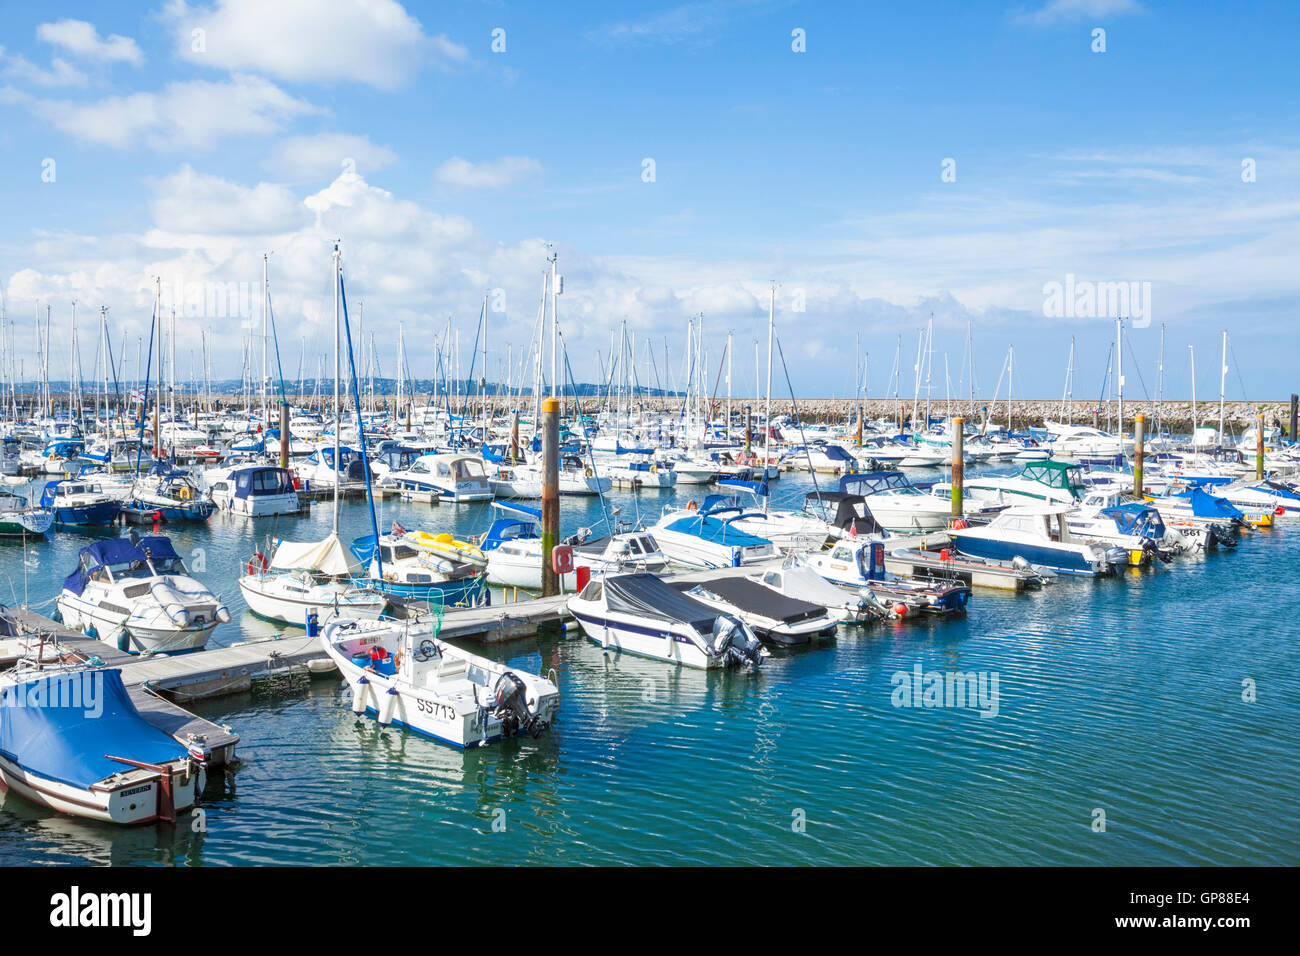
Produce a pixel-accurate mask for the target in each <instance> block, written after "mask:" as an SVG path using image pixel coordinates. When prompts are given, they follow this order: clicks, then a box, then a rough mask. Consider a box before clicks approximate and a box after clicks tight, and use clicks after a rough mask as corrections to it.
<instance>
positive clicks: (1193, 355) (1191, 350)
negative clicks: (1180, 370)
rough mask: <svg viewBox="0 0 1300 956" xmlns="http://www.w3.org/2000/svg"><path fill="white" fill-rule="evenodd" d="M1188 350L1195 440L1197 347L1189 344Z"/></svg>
mask: <svg viewBox="0 0 1300 956" xmlns="http://www.w3.org/2000/svg"><path fill="white" fill-rule="evenodd" d="M1187 352H1188V354H1189V355H1190V356H1191V359H1192V440H1193V441H1195V439H1196V426H1197V417H1196V349H1195V348H1194V347H1193V346H1191V345H1189V346H1187Z"/></svg>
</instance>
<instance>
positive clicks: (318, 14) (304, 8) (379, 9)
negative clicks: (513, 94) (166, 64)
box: [164, 0, 469, 90]
mask: <svg viewBox="0 0 1300 956" xmlns="http://www.w3.org/2000/svg"><path fill="white" fill-rule="evenodd" d="M164 17H165V19H166V20H167V21H168V22H169V23H170V24H171V25H172V27H173V29H174V31H175V36H176V49H177V52H178V53H179V54H180V55H181V56H182V57H183V58H185V59H186V60H188V61H189V62H191V63H194V64H196V65H200V66H211V67H215V68H218V69H223V70H247V71H256V72H258V73H265V74H268V75H270V76H274V77H278V78H280V79H282V80H288V81H291V82H315V83H326V84H329V83H336V82H339V81H355V82H359V83H365V84H367V85H369V86H373V87H375V88H377V89H381V90H395V89H398V88H400V87H402V86H404V85H406V83H407V82H409V81H410V79H411V78H412V77H413V76H414V75H415V73H416V72H418V71H419V69H420V67H421V66H423V65H424V64H426V63H429V64H433V65H436V66H441V67H450V66H454V65H457V64H461V63H465V62H467V61H468V60H469V51H468V50H466V49H465V47H463V46H461V45H460V44H458V43H456V42H454V41H452V40H451V39H449V38H448V37H447V36H445V35H439V36H435V37H429V36H426V35H425V33H424V29H423V27H421V25H420V22H419V21H418V20H417V19H415V18H414V17H413V16H411V15H410V14H409V13H407V12H406V9H405V8H404V7H403V6H402V5H401V4H400V3H397V2H396V0H274V2H267V0H216V3H214V4H213V5H212V6H209V7H200V6H196V7H190V6H189V5H188V4H186V3H185V0H172V2H171V3H169V5H168V6H167V7H166V9H165V10H164ZM196 29H201V30H203V31H204V36H203V44H202V49H198V50H196V49H195V48H194V47H195V44H194V42H193V31H194V30H196Z"/></svg>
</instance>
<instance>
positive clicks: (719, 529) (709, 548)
mask: <svg viewBox="0 0 1300 956" xmlns="http://www.w3.org/2000/svg"><path fill="white" fill-rule="evenodd" d="M691 504H692V505H693V504H694V502H691ZM739 514H743V512H739V513H738V514H737V515H732V516H730V519H724V518H717V517H711V516H709V515H705V514H702V513H701V512H700V511H699V510H698V509H696V508H692V507H690V505H688V506H687V508H686V509H685V510H681V509H666V510H665V513H664V515H663V517H662V518H660V519H659V522H658V523H657V524H655V525H654V526H653V527H651V528H650V529H649V530H650V533H651V534H653V535H654V539H655V541H657V542H658V543H659V547H660V549H661V550H662V551H663V553H664V554H666V555H667V556H668V559H669V560H670V561H673V562H676V563H677V564H683V565H686V566H687V567H694V568H738V567H741V566H742V565H747V564H757V563H759V562H762V561H767V560H770V559H772V558H777V557H780V555H781V552H780V550H779V549H778V548H777V546H776V545H775V544H773V543H772V542H771V541H769V540H768V539H766V538H760V537H758V536H756V535H752V534H748V533H746V532H744V531H741V530H740V529H739V528H737V527H735V526H734V525H733V524H732V523H731V522H732V520H734V518H735V517H738V516H739Z"/></svg>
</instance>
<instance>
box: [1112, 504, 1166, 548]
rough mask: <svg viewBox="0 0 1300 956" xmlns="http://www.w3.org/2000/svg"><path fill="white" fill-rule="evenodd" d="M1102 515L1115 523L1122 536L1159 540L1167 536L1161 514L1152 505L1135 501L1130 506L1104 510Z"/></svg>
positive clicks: (1125, 505) (1118, 506)
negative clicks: (1138, 536)
mask: <svg viewBox="0 0 1300 956" xmlns="http://www.w3.org/2000/svg"><path fill="white" fill-rule="evenodd" d="M1101 513H1102V514H1104V515H1106V516H1107V517H1109V518H1111V519H1112V520H1114V522H1115V527H1116V528H1117V529H1118V530H1119V532H1120V533H1121V534H1135V535H1140V536H1142V537H1149V538H1154V539H1156V540H1159V539H1160V538H1163V537H1164V536H1165V523H1164V520H1163V519H1162V518H1161V517H1160V512H1159V511H1157V510H1156V509H1155V508H1152V507H1151V506H1150V505H1144V504H1141V503H1140V502H1137V501H1133V502H1130V503H1129V504H1124V505H1116V506H1115V507H1113V508H1103V509H1102V512H1101Z"/></svg>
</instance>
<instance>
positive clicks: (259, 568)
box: [248, 551, 267, 577]
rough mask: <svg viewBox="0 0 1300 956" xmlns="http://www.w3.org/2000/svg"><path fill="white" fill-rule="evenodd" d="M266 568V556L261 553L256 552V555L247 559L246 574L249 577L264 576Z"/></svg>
mask: <svg viewBox="0 0 1300 956" xmlns="http://www.w3.org/2000/svg"><path fill="white" fill-rule="evenodd" d="M266 568H267V563H266V555H264V554H263V553H262V552H261V551H258V552H257V553H256V554H254V555H253V557H252V558H250V559H249V562H248V574H249V576H250V577H252V576H253V575H254V574H258V573H261V574H265V573H266Z"/></svg>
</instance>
